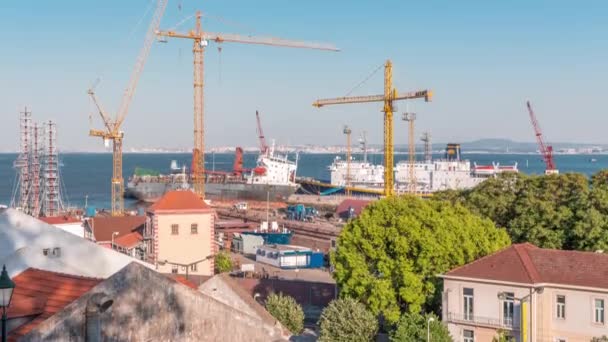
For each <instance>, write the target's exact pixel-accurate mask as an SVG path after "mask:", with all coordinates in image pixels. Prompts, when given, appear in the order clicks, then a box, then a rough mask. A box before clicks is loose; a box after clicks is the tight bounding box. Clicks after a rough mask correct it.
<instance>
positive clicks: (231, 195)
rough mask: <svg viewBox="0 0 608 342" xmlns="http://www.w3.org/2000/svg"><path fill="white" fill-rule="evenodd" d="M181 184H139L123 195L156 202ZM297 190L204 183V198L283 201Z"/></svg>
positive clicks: (288, 186) (243, 184) (280, 186)
mask: <svg viewBox="0 0 608 342" xmlns="http://www.w3.org/2000/svg"><path fill="white" fill-rule="evenodd" d="M182 187H183V186H182V184H175V185H174V184H163V183H143V182H142V183H139V184H137V185H134V186H127V190H126V191H125V193H126V194H127V193H128V194H129V195H130V196H132V197H133V198H136V199H138V200H140V201H143V202H150V203H151V202H156V201H157V200H158V199H160V198H161V197H162V196H163V195H164V194H165V192H167V191H170V190H176V189H178V188H182ZM297 189H298V186H297V185H269V186H267V185H265V184H246V183H206V184H205V196H206V197H207V198H210V199H215V200H255V201H266V198H267V196H268V197H269V199H270V200H271V201H285V200H287V198H289V196H291V195H292V194H294V193H295V192H296V190H297Z"/></svg>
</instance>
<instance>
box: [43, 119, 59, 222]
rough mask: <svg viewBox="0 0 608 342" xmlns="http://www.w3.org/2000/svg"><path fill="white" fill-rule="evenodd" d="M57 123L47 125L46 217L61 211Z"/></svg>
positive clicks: (45, 162)
mask: <svg viewBox="0 0 608 342" xmlns="http://www.w3.org/2000/svg"><path fill="white" fill-rule="evenodd" d="M55 128H56V127H55V123H54V122H52V121H49V122H48V123H46V132H47V144H48V145H47V146H46V155H45V158H44V159H45V160H44V176H43V178H44V199H43V214H44V216H47V217H48V216H57V214H58V213H59V210H60V209H61V200H60V195H59V170H58V164H59V163H58V158H57V143H56V141H57V135H56V134H57V132H56V130H55Z"/></svg>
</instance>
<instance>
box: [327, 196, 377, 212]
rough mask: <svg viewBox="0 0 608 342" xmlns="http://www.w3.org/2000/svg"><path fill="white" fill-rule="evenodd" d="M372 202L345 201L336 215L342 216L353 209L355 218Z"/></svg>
mask: <svg viewBox="0 0 608 342" xmlns="http://www.w3.org/2000/svg"><path fill="white" fill-rule="evenodd" d="M371 202H372V201H368V200H359V199H350V198H349V199H345V200H344V201H342V202H341V203H340V204H339V205H338V208H337V209H336V213H337V214H338V215H342V214H344V213H346V212H347V211H348V208H351V207H352V208H353V209H354V210H355V216H359V215H360V214H361V211H362V210H363V208H365V207H366V206H367V205H368V204H370V203H371Z"/></svg>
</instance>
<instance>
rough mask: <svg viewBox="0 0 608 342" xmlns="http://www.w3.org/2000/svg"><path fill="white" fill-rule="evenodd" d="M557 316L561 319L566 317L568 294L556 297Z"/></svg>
mask: <svg viewBox="0 0 608 342" xmlns="http://www.w3.org/2000/svg"><path fill="white" fill-rule="evenodd" d="M556 303H557V307H556V316H557V318H560V319H566V296H561V295H558V296H557V297H556Z"/></svg>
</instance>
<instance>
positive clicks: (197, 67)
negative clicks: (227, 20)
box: [156, 11, 338, 198]
mask: <svg viewBox="0 0 608 342" xmlns="http://www.w3.org/2000/svg"><path fill="white" fill-rule="evenodd" d="M156 34H157V35H158V36H161V37H171V38H184V39H192V40H193V44H194V47H193V49H192V52H193V54H194V148H193V150H192V168H191V171H192V182H193V184H194V191H195V192H196V193H197V194H198V195H199V197H200V198H205V163H204V160H205V144H204V134H205V133H204V107H203V105H204V97H203V72H204V66H203V63H204V53H205V47H206V46H207V45H208V44H209V41H213V42H216V43H218V44H219V43H242V44H257V45H272V46H284V47H292V48H306V49H318V50H330V51H338V50H337V49H336V48H335V47H333V46H330V45H325V44H318V43H306V42H297V41H290V40H285V39H279V38H273V37H252V36H241V35H236V34H231V33H214V32H205V31H203V30H202V28H201V12H200V11H197V12H196V26H195V28H194V30H191V31H189V32H183V33H182V32H175V31H156Z"/></svg>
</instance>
